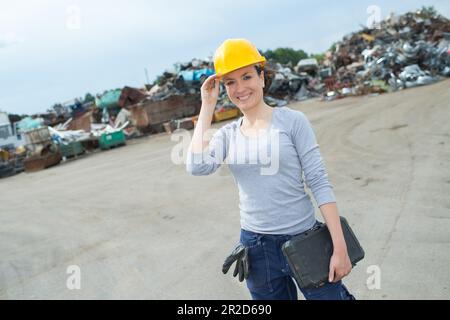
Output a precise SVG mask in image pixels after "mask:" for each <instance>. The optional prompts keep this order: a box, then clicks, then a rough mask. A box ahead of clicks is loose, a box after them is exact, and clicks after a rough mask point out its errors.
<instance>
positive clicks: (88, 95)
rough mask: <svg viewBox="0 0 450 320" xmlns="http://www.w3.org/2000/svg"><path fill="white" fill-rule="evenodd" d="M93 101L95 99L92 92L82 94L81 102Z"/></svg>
mask: <svg viewBox="0 0 450 320" xmlns="http://www.w3.org/2000/svg"><path fill="white" fill-rule="evenodd" d="M94 101H95V97H94V96H93V95H92V94H90V93H89V92H88V93H86V95H85V96H84V100H83V103H88V102H94Z"/></svg>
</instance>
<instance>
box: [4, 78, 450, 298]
mask: <svg viewBox="0 0 450 320" xmlns="http://www.w3.org/2000/svg"><path fill="white" fill-rule="evenodd" d="M449 84H450V80H447V81H443V82H440V83H437V84H435V85H431V86H427V87H420V88H415V89H410V90H406V91H402V92H398V93H394V94H387V95H382V96H377V97H358V98H348V99H343V100H339V101H333V102H329V103H325V102H319V101H312V100H311V101H306V102H302V103H297V104H294V105H291V107H292V108H295V109H299V110H302V111H303V112H305V114H306V115H307V116H308V117H309V119H310V120H311V122H312V124H313V126H314V128H315V131H316V134H317V138H318V141H319V144H320V146H321V152H322V156H323V158H324V160H325V163H326V166H327V169H328V172H329V176H330V180H331V182H332V184H333V186H334V190H335V193H336V197H337V199H338V208H339V211H340V213H341V214H342V215H344V216H346V217H347V218H348V220H349V221H350V222H351V224H352V225H353V227H354V230H355V232H356V234H357V235H358V237H359V238H360V240H361V243H362V245H363V246H364V248H365V250H366V258H365V259H364V260H363V261H362V262H361V263H360V264H359V265H358V266H357V267H356V268H355V269H354V270H353V272H352V273H351V274H350V276H349V277H348V278H347V280H346V283H347V285H348V287H349V288H350V290H351V291H352V292H353V293H354V294H355V295H356V296H357V298H360V299H408V298H412V299H419V298H426V299H444V298H445V299H449V298H450V287H449V286H450V272H449V267H448V266H449V265H450V233H449V230H450V197H449V194H450V165H449V159H450V121H449V120H450V117H449V115H450V90H448V88H449ZM222 125H223V123H220V124H216V125H215V126H222ZM175 144H176V142H174V141H171V140H170V137H169V136H168V135H164V134H163V135H158V136H151V137H146V138H142V139H138V140H134V141H130V143H129V145H128V146H127V147H123V148H118V149H114V150H111V151H107V152H98V153H95V154H92V155H89V156H86V157H84V158H82V159H79V160H76V161H68V162H66V163H64V164H62V165H59V166H57V167H54V168H51V169H47V170H44V171H41V172H37V173H33V174H26V173H22V174H20V175H17V176H14V177H11V178H7V179H2V180H0V198H1V201H0V203H1V206H2V209H1V214H0V235H1V241H0V256H1V259H0V298H1V299H24V298H25V299H29V298H31V299H33V298H44V299H48V298H62V299H78V298H87V299H92V298H100V299H109V298H118V299H120V298H130V299H144V298H145V299H167V298H170V299H248V298H249V294H248V293H247V290H246V288H245V286H244V285H243V284H241V283H239V282H237V281H236V280H235V279H232V278H231V276H230V275H227V276H224V275H222V273H221V264H222V262H223V259H224V257H225V256H226V255H227V254H228V252H229V250H230V249H231V248H232V246H233V244H234V243H235V241H237V239H238V234H239V215H238V195H237V189H236V187H235V185H234V181H233V178H232V177H231V176H230V174H229V171H228V170H227V168H226V167H223V168H221V169H219V171H218V172H217V173H216V174H214V175H212V176H208V177H191V176H189V175H188V174H187V173H186V172H185V168H184V166H183V165H175V164H173V163H172V162H171V160H170V159H171V158H170V154H171V150H172V148H173V147H174V145H175ZM317 215H318V216H319V217H320V211H319V210H318V209H317ZM70 265H77V266H79V267H80V270H81V289H80V290H69V289H67V287H66V281H67V278H68V277H69V275H68V274H67V268H68V266H70ZM371 266H375V268H377V267H378V268H379V270H380V271H381V278H380V280H381V281H380V288H379V289H373V290H369V289H368V287H367V284H366V281H367V279H368V277H370V276H371V275H373V273H368V272H367V271H370V272H372V269H371V268H374V267H371ZM368 268H369V269H368ZM374 270H375V269H374ZM369 282H370V283H372V284H374V283H373V282H372V281H369ZM375 284H376V283H375Z"/></svg>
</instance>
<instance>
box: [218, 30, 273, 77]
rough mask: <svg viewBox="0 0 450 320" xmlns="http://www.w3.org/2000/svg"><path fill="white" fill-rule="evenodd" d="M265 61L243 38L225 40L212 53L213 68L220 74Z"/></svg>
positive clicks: (262, 63)
mask: <svg viewBox="0 0 450 320" xmlns="http://www.w3.org/2000/svg"><path fill="white" fill-rule="evenodd" d="M265 62H266V58H264V57H263V56H262V55H261V54H260V53H259V51H258V49H256V47H255V46H254V45H253V44H252V43H251V42H250V41H248V40H245V39H228V40H225V41H224V42H223V43H222V44H221V45H220V47H219V48H217V50H216V53H215V54H214V68H215V71H216V74H221V75H225V74H227V73H229V72H231V71H234V70H237V69H239V68H242V67H246V66H249V65H252V64H256V63H259V64H261V65H262V66H264V64H265Z"/></svg>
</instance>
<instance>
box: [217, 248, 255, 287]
mask: <svg viewBox="0 0 450 320" xmlns="http://www.w3.org/2000/svg"><path fill="white" fill-rule="evenodd" d="M235 261H236V266H235V268H234V271H233V277H236V276H237V275H238V274H239V281H241V282H242V281H244V279H248V274H249V261H248V248H247V247H245V246H244V245H243V244H242V243H239V244H238V245H237V246H236V248H234V250H233V252H231V254H230V255H229V256H228V257H227V258H226V259H225V262H224V263H223V266H222V272H223V273H224V274H226V273H227V272H228V270H229V269H230V267H231V265H232V264H233V262H235Z"/></svg>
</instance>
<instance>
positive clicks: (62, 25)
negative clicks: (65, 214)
mask: <svg viewBox="0 0 450 320" xmlns="http://www.w3.org/2000/svg"><path fill="white" fill-rule="evenodd" d="M372 5H375V6H377V8H379V15H380V17H381V18H385V17H386V16H387V15H388V14H389V13H390V12H391V11H394V12H396V13H404V12H406V11H411V10H415V9H418V8H421V7H422V5H427V6H429V5H432V6H434V7H435V8H436V9H437V10H438V11H439V12H440V13H441V14H443V15H444V16H446V17H447V18H448V17H450V1H448V0H435V1H426V0H422V1H416V0H408V1H406V0H405V1H392V0H391V1H384V0H383V1H363V0H350V1H339V2H338V1H320V0H314V1H303V0H301V1H299V0H291V1H288V0H277V1H275V0H273V1H266V0H258V1H253V0H239V1H233V0H227V1H206V0H198V1H196V0H193V1H185V0H164V1H144V0H129V1H116V0H112V1H111V0H110V1H105V0H96V1H87V0H86V1H85V0H71V1H66V0H54V1H51V0H16V1H14V2H13V1H4V0H0V110H3V111H7V112H9V113H19V114H22V113H28V114H30V113H35V112H44V111H45V110H47V109H48V108H50V107H51V106H52V105H53V104H54V103H56V102H64V101H67V100H70V99H72V98H75V97H80V96H84V95H85V93H86V92H91V93H93V94H95V93H98V92H103V91H104V90H105V89H111V88H118V87H123V86H124V85H128V86H135V87H140V86H142V85H143V84H144V83H145V82H146V78H145V72H144V69H145V68H146V69H147V70H148V74H149V78H150V82H152V81H153V80H154V79H155V78H156V76H157V75H159V74H161V73H162V72H163V71H164V70H165V69H166V68H168V67H170V66H172V65H173V63H175V62H178V61H190V60H191V59H192V58H194V57H198V58H206V57H208V56H212V55H213V52H214V50H215V49H216V48H217V46H219V45H220V43H221V42H222V41H223V40H225V39H227V38H247V39H249V40H250V41H252V42H253V43H254V44H255V45H256V46H257V47H258V48H260V49H263V50H266V49H274V48H277V47H292V48H294V49H303V50H305V51H306V52H308V53H319V52H323V51H324V50H326V49H328V48H329V47H330V45H331V44H332V43H333V42H334V41H338V40H340V39H341V38H342V37H343V36H344V35H345V34H348V33H349V32H353V31H357V30H359V29H360V28H361V27H360V26H361V25H365V24H366V23H367V22H368V20H369V21H370V20H371V19H373V18H374V17H376V15H377V12H376V11H373V10H369V12H368V8H369V7H370V6H372Z"/></svg>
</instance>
